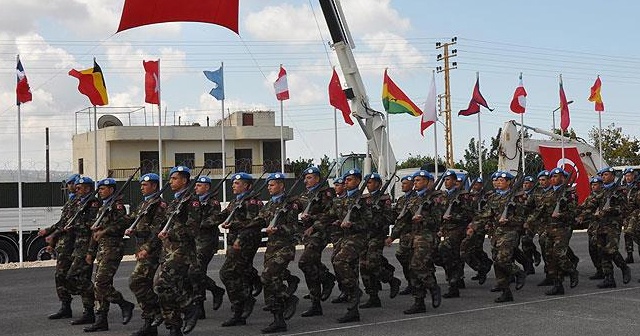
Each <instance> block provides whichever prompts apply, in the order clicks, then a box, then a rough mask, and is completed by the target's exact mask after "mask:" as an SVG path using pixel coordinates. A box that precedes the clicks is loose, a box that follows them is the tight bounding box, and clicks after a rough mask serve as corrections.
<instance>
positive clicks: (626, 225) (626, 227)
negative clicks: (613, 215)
mask: <svg viewBox="0 0 640 336" xmlns="http://www.w3.org/2000/svg"><path fill="white" fill-rule="evenodd" d="M632 221H633V218H632V217H631V216H629V217H627V218H625V219H624V221H623V225H622V232H623V234H624V250H625V252H627V259H626V260H625V262H627V263H633V261H634V260H633V232H632V227H631V226H632V224H631V222H632Z"/></svg>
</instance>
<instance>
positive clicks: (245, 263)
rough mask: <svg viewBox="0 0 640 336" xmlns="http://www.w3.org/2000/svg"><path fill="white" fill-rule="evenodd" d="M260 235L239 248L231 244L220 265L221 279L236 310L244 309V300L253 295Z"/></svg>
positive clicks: (232, 307) (232, 306)
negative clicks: (255, 263)
mask: <svg viewBox="0 0 640 336" xmlns="http://www.w3.org/2000/svg"><path fill="white" fill-rule="evenodd" d="M259 244H260V236H259V235H258V236H256V239H255V240H254V241H252V242H248V241H247V242H245V245H244V246H242V247H241V248H240V249H239V250H236V249H234V248H233V245H229V247H228V248H227V255H226V259H225V260H224V263H223V264H222V267H220V280H222V283H223V284H224V286H225V287H226V289H227V295H228V296H229V301H230V302H231V309H232V310H233V311H234V312H236V311H239V310H242V309H243V306H244V302H245V301H246V300H247V299H248V298H249V296H250V295H251V288H252V283H253V278H254V276H257V275H256V274H254V272H255V273H257V270H255V268H254V267H253V258H254V257H255V255H256V252H257V251H258V246H259Z"/></svg>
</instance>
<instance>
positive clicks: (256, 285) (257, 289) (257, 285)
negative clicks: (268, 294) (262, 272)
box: [251, 274, 262, 297]
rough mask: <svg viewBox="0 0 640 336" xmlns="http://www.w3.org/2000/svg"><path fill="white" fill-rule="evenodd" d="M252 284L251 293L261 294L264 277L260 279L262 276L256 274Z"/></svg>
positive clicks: (254, 294)
mask: <svg viewBox="0 0 640 336" xmlns="http://www.w3.org/2000/svg"><path fill="white" fill-rule="evenodd" d="M251 285H252V287H253V290H252V292H251V295H253V296H254V297H256V296H258V295H260V293H262V279H260V276H258V275H257V274H256V275H254V276H253V279H252V281H251Z"/></svg>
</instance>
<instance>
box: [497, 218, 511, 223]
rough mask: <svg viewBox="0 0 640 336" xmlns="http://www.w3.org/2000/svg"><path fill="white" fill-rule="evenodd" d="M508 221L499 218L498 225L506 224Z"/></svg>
mask: <svg viewBox="0 0 640 336" xmlns="http://www.w3.org/2000/svg"><path fill="white" fill-rule="evenodd" d="M508 221H509V220H508V219H506V218H500V219H498V223H500V224H504V223H506V222H508Z"/></svg>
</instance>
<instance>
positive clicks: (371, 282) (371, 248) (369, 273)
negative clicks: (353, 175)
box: [360, 173, 401, 308]
mask: <svg viewBox="0 0 640 336" xmlns="http://www.w3.org/2000/svg"><path fill="white" fill-rule="evenodd" d="M365 181H367V191H368V192H369V193H368V194H367V195H365V196H364V197H363V199H364V204H365V205H366V206H367V207H369V208H370V211H371V217H372V220H371V222H369V228H368V230H367V240H366V248H364V249H363V250H362V251H361V253H360V275H361V277H362V283H363V284H364V289H365V292H366V293H367V294H368V295H369V300H367V302H365V303H363V304H361V305H360V308H374V307H382V303H381V302H380V297H379V296H378V292H379V291H380V289H381V288H382V286H381V284H380V283H381V282H382V283H388V284H389V287H390V291H389V297H390V298H392V299H393V298H395V297H396V296H397V295H398V292H400V284H401V281H400V279H398V278H396V277H394V276H393V273H394V272H395V267H393V266H392V265H391V264H390V263H389V260H387V258H386V257H385V256H384V255H383V254H382V250H383V248H384V244H385V242H384V241H385V239H386V238H387V236H388V234H389V225H390V224H391V223H393V222H394V220H395V217H394V216H393V211H392V209H391V197H389V194H386V193H384V192H385V190H381V187H382V177H381V176H380V174H378V173H372V174H371V175H369V176H367V177H365Z"/></svg>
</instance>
